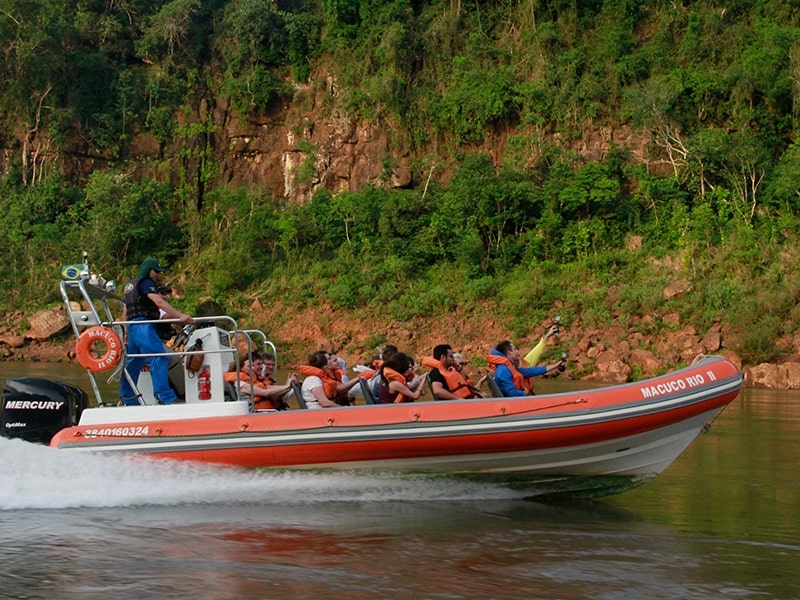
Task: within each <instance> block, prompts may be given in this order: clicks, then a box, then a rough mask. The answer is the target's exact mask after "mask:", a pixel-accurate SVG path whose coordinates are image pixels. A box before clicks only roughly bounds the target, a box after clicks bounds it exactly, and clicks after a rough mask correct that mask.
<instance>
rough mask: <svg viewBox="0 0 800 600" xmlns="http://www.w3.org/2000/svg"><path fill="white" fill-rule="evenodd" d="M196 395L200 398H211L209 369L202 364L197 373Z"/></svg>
mask: <svg viewBox="0 0 800 600" xmlns="http://www.w3.org/2000/svg"><path fill="white" fill-rule="evenodd" d="M197 397H198V398H199V399H200V400H211V369H209V368H208V365H203V368H202V369H200V373H199V374H198V375H197Z"/></svg>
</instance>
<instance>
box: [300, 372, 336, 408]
mask: <svg viewBox="0 0 800 600" xmlns="http://www.w3.org/2000/svg"><path fill="white" fill-rule="evenodd" d="M297 370H298V371H300V374H301V375H305V376H306V377H308V376H309V375H316V376H317V377H319V378H320V379H322V390H323V391H324V392H325V396H327V397H328V398H329V399H331V400H335V399H336V396H337V394H338V391H337V388H338V387H339V382H338V381H336V379H334V378H333V377H331V376H330V373H329V372H328V371H326V370H324V369H320V368H319V367H312V366H311V365H300V367H298V369H297ZM337 370H338V369H337Z"/></svg>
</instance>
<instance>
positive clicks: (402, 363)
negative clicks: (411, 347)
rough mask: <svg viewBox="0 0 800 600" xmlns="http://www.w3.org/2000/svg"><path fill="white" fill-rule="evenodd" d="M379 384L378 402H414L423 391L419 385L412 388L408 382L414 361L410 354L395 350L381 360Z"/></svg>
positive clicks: (411, 374) (412, 375)
mask: <svg viewBox="0 0 800 600" xmlns="http://www.w3.org/2000/svg"><path fill="white" fill-rule="evenodd" d="M379 375H380V379H381V386H380V389H379V391H378V403H379V404H393V403H399V402H414V401H415V400H417V399H419V397H420V396H421V395H422V393H423V392H424V388H423V387H422V386H421V385H420V386H419V387H418V388H417V389H416V390H412V389H411V388H410V387H409V385H408V383H409V382H410V381H411V380H412V379H413V378H414V361H413V359H412V358H411V357H410V356H407V355H406V354H403V353H402V352H397V353H395V354H392V355H391V356H390V357H389V358H387V359H386V360H384V361H383V364H382V365H381V368H380V370H379Z"/></svg>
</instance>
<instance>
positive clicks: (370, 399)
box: [358, 377, 378, 404]
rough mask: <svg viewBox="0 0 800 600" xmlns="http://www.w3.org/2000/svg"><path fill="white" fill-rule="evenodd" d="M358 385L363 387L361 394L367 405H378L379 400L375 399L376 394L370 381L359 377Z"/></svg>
mask: <svg viewBox="0 0 800 600" xmlns="http://www.w3.org/2000/svg"><path fill="white" fill-rule="evenodd" d="M358 385H360V386H361V393H362V394H363V396H364V402H366V403H367V404H377V403H378V401H377V399H376V398H375V394H373V393H372V388H371V387H370V386H369V381H367V380H366V379H364V378H363V377H359V378H358Z"/></svg>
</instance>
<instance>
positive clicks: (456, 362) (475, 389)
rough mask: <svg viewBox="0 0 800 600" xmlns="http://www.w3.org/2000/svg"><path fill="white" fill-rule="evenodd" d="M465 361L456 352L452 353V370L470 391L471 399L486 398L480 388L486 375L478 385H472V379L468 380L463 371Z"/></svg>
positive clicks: (467, 375)
mask: <svg viewBox="0 0 800 600" xmlns="http://www.w3.org/2000/svg"><path fill="white" fill-rule="evenodd" d="M466 363H467V361H466V360H465V359H464V356H463V355H462V354H460V353H458V352H454V353H453V370H455V371H456V372H457V373H458V374H459V376H460V377H461V379H462V380H463V382H464V383H465V384H466V385H467V387H468V388H469V389H470V390H471V391H472V397H473V398H487V397H488V396H487V395H486V394H484V393H483V392H482V391H481V390H480V387H481V385H483V382H484V381H486V378H487V377H488V375H484V376H483V377H481V378H480V379H479V380H478V383H473V382H472V379H470V376H469V374H468V373H467V372H466V371H465V370H464V365H465V364H466Z"/></svg>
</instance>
